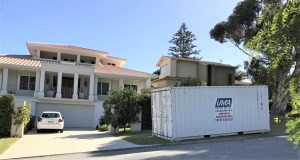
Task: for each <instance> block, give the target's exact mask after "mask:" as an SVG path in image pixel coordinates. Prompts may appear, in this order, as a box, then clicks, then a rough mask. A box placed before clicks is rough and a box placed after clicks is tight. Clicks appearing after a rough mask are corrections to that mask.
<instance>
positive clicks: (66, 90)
mask: <svg viewBox="0 0 300 160" xmlns="http://www.w3.org/2000/svg"><path fill="white" fill-rule="evenodd" d="M56 91H57V89H56V87H55V88H48V89H45V91H44V96H45V97H47V98H55V97H56ZM61 98H67V99H72V98H73V87H62V88H61ZM88 98H89V90H88V89H79V92H78V99H88Z"/></svg>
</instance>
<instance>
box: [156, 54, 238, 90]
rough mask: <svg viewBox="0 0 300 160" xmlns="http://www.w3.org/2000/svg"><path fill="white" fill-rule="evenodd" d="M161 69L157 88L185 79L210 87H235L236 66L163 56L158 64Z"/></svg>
mask: <svg viewBox="0 0 300 160" xmlns="http://www.w3.org/2000/svg"><path fill="white" fill-rule="evenodd" d="M156 67H159V68H160V75H159V76H158V79H155V80H152V86H153V87H155V88H160V87H169V86H173V85H174V84H176V83H178V82H181V81H182V80H184V79H187V78H192V79H195V80H198V81H204V82H206V84H207V85H208V86H226V85H234V75H235V69H236V67H235V66H232V65H229V64H223V63H218V62H209V61H202V60H195V59H187V58H178V57H170V56H162V57H161V58H160V59H159V61H158V62H157V64H156Z"/></svg>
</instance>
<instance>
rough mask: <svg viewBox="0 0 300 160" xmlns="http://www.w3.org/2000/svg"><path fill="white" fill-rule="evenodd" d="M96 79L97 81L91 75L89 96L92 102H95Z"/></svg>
mask: <svg viewBox="0 0 300 160" xmlns="http://www.w3.org/2000/svg"><path fill="white" fill-rule="evenodd" d="M94 79H95V76H94V74H91V75H90V94H89V100H90V101H93V100H94Z"/></svg>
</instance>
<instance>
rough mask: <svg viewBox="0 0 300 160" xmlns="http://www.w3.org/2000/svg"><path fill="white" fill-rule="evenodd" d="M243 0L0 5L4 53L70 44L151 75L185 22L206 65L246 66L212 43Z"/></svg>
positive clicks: (37, 0) (0, 1) (31, 0)
mask: <svg viewBox="0 0 300 160" xmlns="http://www.w3.org/2000/svg"><path fill="white" fill-rule="evenodd" d="M238 2H239V0H230V1H228V0H226V1H225V0H210V1H200V0H148V1H146V0H129V1H123V0H106V1H105V0H85V1H82V0H81V1H79V0H72V1H71V0H63V1H62V0H51V1H50V0H49V1H41V0H26V1H20V0H0V53H2V54H28V50H27V48H26V46H25V42H26V41H33V42H47V43H60V44H71V45H76V46H81V47H86V48H92V49H97V50H102V51H106V52H109V53H110V55H111V56H116V57H121V58H126V59H127V60H128V61H127V63H126V65H125V67H126V68H131V69H135V70H140V71H146V72H152V71H154V70H155V69H156V68H155V64H156V62H157V61H158V60H159V58H160V56H162V55H167V54H168V53H169V51H168V48H169V47H170V45H171V44H169V43H168V41H169V40H170V39H171V38H172V35H173V34H174V33H175V32H177V30H178V29H179V27H180V25H181V23H182V22H185V23H186V24H187V26H188V28H189V30H190V31H192V32H193V33H194V34H195V35H196V37H197V41H196V42H195V44H196V45H197V46H198V48H197V49H200V50H201V53H200V54H201V55H200V56H201V57H203V60H210V61H217V62H220V61H221V60H222V62H223V63H228V64H232V65H238V64H240V65H242V64H243V61H244V60H247V59H248V57H247V56H245V55H244V54H243V53H242V52H240V51H239V50H238V49H236V48H235V47H234V46H233V45H231V44H229V43H227V44H220V43H218V42H216V41H214V40H212V39H210V36H209V31H210V29H211V28H213V26H214V25H215V24H216V23H217V22H219V21H221V20H225V19H226V18H227V17H228V15H229V14H230V13H231V12H232V10H233V8H234V7H235V5H236V4H237V3H238Z"/></svg>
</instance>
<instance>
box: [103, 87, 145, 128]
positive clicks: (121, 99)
mask: <svg viewBox="0 0 300 160" xmlns="http://www.w3.org/2000/svg"><path fill="white" fill-rule="evenodd" d="M103 106H104V116H103V118H104V121H105V122H106V123H107V124H111V125H112V126H113V127H114V128H116V127H122V128H123V129H124V131H125V129H126V126H127V125H128V124H130V123H134V122H137V121H139V119H138V113H140V111H141V107H140V106H139V104H138V94H137V92H136V91H134V90H132V89H123V90H116V91H112V92H111V93H110V95H109V97H108V99H107V100H106V101H105V102H104V104H103Z"/></svg>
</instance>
